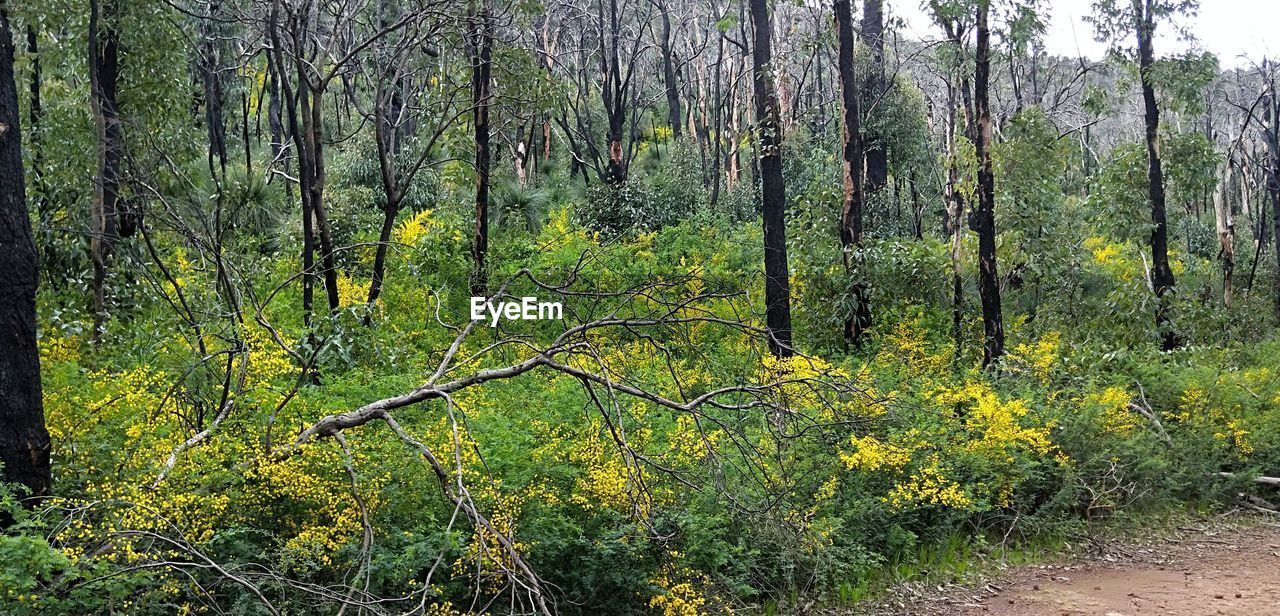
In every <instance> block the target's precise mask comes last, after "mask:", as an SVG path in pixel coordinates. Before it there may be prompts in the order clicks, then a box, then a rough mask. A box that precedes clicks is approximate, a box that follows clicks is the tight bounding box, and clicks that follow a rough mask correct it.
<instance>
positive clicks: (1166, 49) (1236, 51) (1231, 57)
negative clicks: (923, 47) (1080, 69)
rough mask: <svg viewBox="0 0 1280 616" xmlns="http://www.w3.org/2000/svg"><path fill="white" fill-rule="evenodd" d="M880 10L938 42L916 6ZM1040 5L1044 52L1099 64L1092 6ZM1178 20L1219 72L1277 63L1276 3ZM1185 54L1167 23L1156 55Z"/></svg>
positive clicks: (1232, 6) (1224, 7)
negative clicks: (1042, 7) (1215, 61)
mask: <svg viewBox="0 0 1280 616" xmlns="http://www.w3.org/2000/svg"><path fill="white" fill-rule="evenodd" d="M1124 1H1125V0H1121V2H1124ZM885 4H886V5H887V7H888V9H889V11H890V12H891V13H892V14H894V15H897V16H899V17H902V18H903V19H904V20H906V22H907V27H906V31H905V32H904V35H906V36H908V37H912V38H920V39H927V40H935V39H938V38H941V37H942V30H941V29H939V28H938V27H937V26H935V25H934V24H933V20H932V18H931V17H930V16H929V14H928V13H927V12H926V11H925V9H923V8H921V2H920V1H919V0H886V2H885ZM1044 4H1047V5H1050V7H1049V9H1048V11H1049V19H1048V20H1047V21H1048V23H1047V31H1046V32H1045V47H1046V48H1047V49H1048V51H1049V53H1050V54H1053V55H1058V56H1072V57H1074V56H1080V55H1083V56H1085V57H1088V58H1091V59H1094V60H1098V59H1101V58H1102V56H1103V55H1104V54H1105V53H1106V51H1107V44H1106V43H1099V42H1097V41H1096V40H1094V30H1093V24H1090V23H1088V22H1085V21H1084V16H1086V15H1089V14H1091V13H1092V12H1093V8H1092V7H1093V0H1052V1H1050V2H1044ZM1178 20H1179V23H1180V24H1181V25H1183V26H1184V27H1186V28H1187V29H1188V30H1190V31H1191V33H1192V34H1193V35H1195V37H1196V38H1197V39H1198V41H1197V44H1198V46H1199V48H1201V49H1205V50H1208V51H1211V52H1213V53H1214V54H1216V55H1217V56H1218V62H1219V64H1220V65H1221V66H1222V67H1223V68H1224V69H1225V68H1236V67H1248V66H1252V65H1253V64H1254V63H1257V62H1261V60H1262V58H1263V57H1264V56H1266V57H1270V58H1273V59H1277V58H1280V35H1277V34H1276V31H1277V27H1278V25H1280V1H1277V0H1200V10H1199V11H1198V12H1197V13H1196V15H1195V16H1194V17H1185V16H1182V17H1179V18H1178ZM1188 48H1189V45H1188V43H1187V42H1185V41H1179V40H1178V37H1177V32H1176V30H1175V29H1174V28H1172V27H1170V25H1169V24H1168V23H1163V24H1159V25H1157V26H1156V53H1157V54H1158V55H1161V56H1163V55H1168V54H1172V53H1177V52H1181V51H1186V50H1187V49H1188Z"/></svg>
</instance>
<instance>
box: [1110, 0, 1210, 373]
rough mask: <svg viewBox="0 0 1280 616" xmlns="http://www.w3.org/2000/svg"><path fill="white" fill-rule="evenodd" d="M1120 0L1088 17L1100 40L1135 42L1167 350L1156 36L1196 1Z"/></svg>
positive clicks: (1170, 340) (1172, 341)
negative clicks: (1126, 1) (1123, 0)
mask: <svg viewBox="0 0 1280 616" xmlns="http://www.w3.org/2000/svg"><path fill="white" fill-rule="evenodd" d="M1119 2H1120V0H1100V1H1099V2H1096V3H1094V5H1093V8H1094V12H1095V13H1096V15H1095V16H1094V17H1093V18H1092V19H1093V22H1094V25H1095V27H1096V29H1097V34H1098V38H1099V40H1110V41H1111V44H1112V46H1113V47H1119V46H1121V45H1122V42H1121V41H1122V40H1123V39H1124V38H1126V37H1127V36H1130V35H1132V36H1134V37H1135V39H1136V42H1137V49H1136V56H1137V61H1138V75H1139V77H1140V80H1141V85H1142V110H1143V127H1144V129H1145V131H1146V142H1147V196H1148V199H1149V200H1150V202H1151V239H1150V241H1149V245H1150V248H1151V288H1152V290H1153V291H1154V292H1155V296H1156V314H1155V318H1156V329H1157V331H1158V332H1159V335H1160V340H1161V343H1160V346H1161V348H1162V349H1164V350H1166V351H1170V350H1173V349H1174V348H1177V346H1178V345H1179V341H1178V333H1177V331H1175V330H1174V327H1173V323H1172V320H1171V318H1170V316H1169V303H1170V300H1171V299H1172V298H1171V297H1169V295H1170V292H1171V291H1173V289H1174V278H1173V269H1172V268H1171V267H1170V266H1169V230H1168V220H1167V217H1166V214H1165V187H1164V169H1163V168H1162V167H1161V161H1160V107H1159V106H1158V105H1157V103H1156V92H1155V74H1154V68H1155V65H1156V56H1155V47H1154V44H1153V39H1154V38H1155V31H1156V24H1157V23H1158V21H1159V20H1161V19H1164V18H1166V17H1169V16H1170V15H1172V14H1174V13H1188V12H1194V11H1195V9H1196V6H1197V2H1196V1H1195V0H1132V3H1131V4H1130V5H1129V6H1127V7H1123V6H1121V5H1120V4H1119Z"/></svg>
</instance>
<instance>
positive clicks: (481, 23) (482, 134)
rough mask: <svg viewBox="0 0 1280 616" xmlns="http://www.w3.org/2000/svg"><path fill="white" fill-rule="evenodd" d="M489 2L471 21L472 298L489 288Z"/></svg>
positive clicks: (490, 47)
mask: <svg viewBox="0 0 1280 616" xmlns="http://www.w3.org/2000/svg"><path fill="white" fill-rule="evenodd" d="M489 1H490V0H483V1H482V3H481V7H480V11H479V13H476V12H475V10H474V8H473V9H472V19H471V41H472V43H471V44H472V49H473V50H474V57H473V58H472V60H471V104H472V114H473V120H474V122H473V124H474V126H475V146H476V201H475V216H476V221H475V223H476V226H475V233H474V236H473V237H472V239H471V259H472V271H471V294H472V295H475V296H483V295H486V294H487V287H488V271H487V269H486V264H485V258H486V257H487V256H488V252H489V163H490V155H489V105H490V104H491V102H492V101H491V97H490V93H489V85H490V72H491V70H492V67H493V25H492V23H491V21H490V19H491V18H490V7H489ZM473 7H474V5H473Z"/></svg>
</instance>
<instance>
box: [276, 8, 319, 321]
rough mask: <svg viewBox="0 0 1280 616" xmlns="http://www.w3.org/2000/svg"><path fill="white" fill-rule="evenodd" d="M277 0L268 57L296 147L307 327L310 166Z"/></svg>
mask: <svg viewBox="0 0 1280 616" xmlns="http://www.w3.org/2000/svg"><path fill="white" fill-rule="evenodd" d="M280 4H281V0H275V1H274V2H273V3H272V5H271V18H270V23H269V32H268V33H269V35H270V37H271V51H272V57H273V58H274V60H275V64H276V70H275V77H276V79H278V80H279V83H278V86H279V88H280V91H281V93H282V94H283V101H284V107H285V116H286V117H287V118H288V122H289V134H290V136H292V141H293V143H294V146H295V147H296V148H297V158H298V195H299V198H300V201H301V203H302V321H303V323H304V324H305V325H306V326H307V327H310V326H311V316H312V313H313V305H314V301H315V297H314V296H315V240H314V238H313V234H314V230H313V229H314V227H313V225H312V224H311V212H312V209H311V195H312V192H311V183H312V178H311V173H312V169H311V163H310V160H311V158H310V157H309V156H308V155H307V150H308V147H309V146H308V144H307V141H306V139H303V138H302V127H301V122H299V120H298V99H299V98H301V97H302V96H303V93H302V92H303V90H304V89H305V88H306V85H305V84H298V92H297V93H295V92H294V89H293V85H292V84H291V83H290V81H289V78H288V76H287V75H288V72H287V70H286V68H285V62H284V51H283V49H282V48H281V38H280V33H279V26H280V24H279V19H280Z"/></svg>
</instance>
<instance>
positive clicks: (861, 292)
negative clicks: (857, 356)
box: [831, 0, 871, 345]
mask: <svg viewBox="0 0 1280 616" xmlns="http://www.w3.org/2000/svg"><path fill="white" fill-rule="evenodd" d="M831 9H832V12H833V13H834V17H835V22H836V46H837V50H836V56H837V60H836V64H837V68H838V72H839V77H840V109H841V118H842V120H843V122H842V126H843V129H844V130H843V134H844V147H843V148H842V154H843V159H844V164H843V165H842V167H843V171H844V205H843V207H841V209H840V248H841V250H842V252H843V253H844V266H845V271H846V272H847V273H849V274H850V275H851V276H853V277H854V278H855V279H854V281H853V302H854V308H853V314H851V315H850V316H849V317H848V318H846V319H845V322H844V338H845V341H846V342H848V343H851V344H855V345H857V344H861V343H862V338H863V334H864V332H865V331H866V329H867V328H868V327H869V326H870V325H871V302H870V300H869V298H868V297H867V285H866V282H865V280H863V276H865V269H866V268H864V267H862V262H861V261H862V259H863V252H862V195H863V191H862V186H863V174H862V170H863V159H862V155H863V140H862V131H861V129H860V127H859V126H858V123H859V117H858V116H859V109H858V107H859V105H858V102H859V101H858V98H859V97H858V87H857V82H856V76H855V75H854V51H855V50H854V45H855V39H854V36H853V14H852V10H853V9H852V6H851V3H850V2H849V0H835V1H834V2H833V3H832V5H831Z"/></svg>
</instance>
